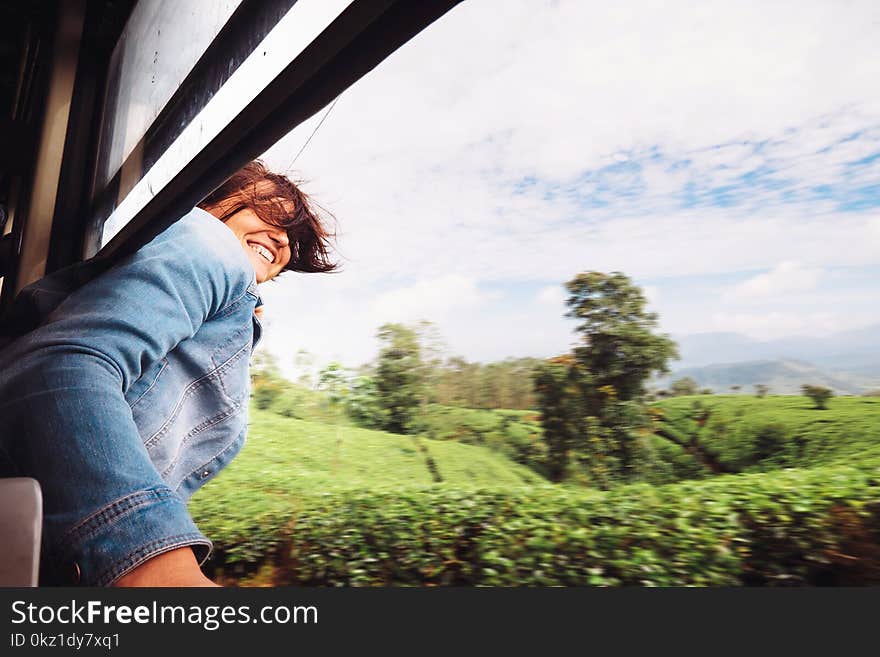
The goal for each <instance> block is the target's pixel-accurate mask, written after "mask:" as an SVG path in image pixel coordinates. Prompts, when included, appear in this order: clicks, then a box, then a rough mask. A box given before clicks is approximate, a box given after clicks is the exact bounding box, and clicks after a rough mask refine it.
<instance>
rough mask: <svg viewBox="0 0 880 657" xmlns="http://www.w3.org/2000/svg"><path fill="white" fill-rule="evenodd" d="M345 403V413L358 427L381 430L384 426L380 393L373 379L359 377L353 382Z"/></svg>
mask: <svg viewBox="0 0 880 657" xmlns="http://www.w3.org/2000/svg"><path fill="white" fill-rule="evenodd" d="M344 403H345V412H346V413H348V416H349V417H350V418H351V419H352V420H354V421H355V422H356V423H357V424H358V426H361V427H364V428H366V429H379V428H381V427H382V426H383V425H384V421H383V413H382V407H381V405H380V404H379V391H378V389H377V388H376V382H375V381H374V380H373V378H372V377H370V376H359V377H357V378H356V379H355V380H354V381H353V382H352V384H351V387H350V388H349V391H348V395H346V397H345V400H344Z"/></svg>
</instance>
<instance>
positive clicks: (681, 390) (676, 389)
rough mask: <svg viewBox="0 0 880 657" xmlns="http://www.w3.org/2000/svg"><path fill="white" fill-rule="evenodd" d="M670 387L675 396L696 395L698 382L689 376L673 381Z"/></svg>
mask: <svg viewBox="0 0 880 657" xmlns="http://www.w3.org/2000/svg"><path fill="white" fill-rule="evenodd" d="M669 387H670V390H671V391H672V396H673V397H684V396H685V395H696V394H697V391H698V387H697V382H696V381H694V380H693V379H692V378H691V377H689V376H686V377H683V378H681V379H677V380H675V381H673V382H672V384H671V385H670V386H669Z"/></svg>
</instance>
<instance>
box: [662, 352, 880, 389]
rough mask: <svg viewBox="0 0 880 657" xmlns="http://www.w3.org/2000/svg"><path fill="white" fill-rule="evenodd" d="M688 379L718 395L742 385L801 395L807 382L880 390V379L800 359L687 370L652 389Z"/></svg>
mask: <svg viewBox="0 0 880 657" xmlns="http://www.w3.org/2000/svg"><path fill="white" fill-rule="evenodd" d="M685 376H689V377H691V378H692V379H693V380H694V381H696V382H697V385H698V386H699V387H700V388H710V389H711V390H712V391H714V392H716V393H730V392H732V389H731V388H732V387H733V386H739V390H738V391H739V392H741V393H747V394H752V393H754V392H755V386H756V385H757V384H763V385H766V386H768V387H769V388H770V394H775V395H797V394H800V393H801V386H802V385H803V384H805V383H809V384H811V385H820V386H825V387H826V388H831V389H832V390H834V392H835V393H837V394H839V395H860V394H863V393H865V392H867V391H868V390H873V389H878V388H880V377H876V378H872V377H866V376H861V375H857V374H848V373H840V372H827V371H824V370H822V369H820V368H818V367H816V366H815V365H812V364H811V363H806V362H804V361H799V360H758V361H748V362H744V363H721V364H715V365H705V366H703V367H689V368H683V369H679V370H675V371H673V372H672V374H671V375H669V376H665V377H662V378H660V379H657V380H656V381H655V382H653V384H652V387H657V388H668V387H669V386H670V384H671V383H672V382H673V381H675V380H676V379H680V378H682V377H685Z"/></svg>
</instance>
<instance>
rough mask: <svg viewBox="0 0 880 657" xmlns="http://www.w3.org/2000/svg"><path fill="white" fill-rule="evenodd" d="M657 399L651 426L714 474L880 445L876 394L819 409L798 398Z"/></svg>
mask: <svg viewBox="0 0 880 657" xmlns="http://www.w3.org/2000/svg"><path fill="white" fill-rule="evenodd" d="M701 399H702V400H703V401H702V404H701V406H700V407H699V408H695V407H694V401H695V399H694V398H693V397H691V398H687V397H681V398H675V399H669V400H664V401H661V402H657V403H655V404H653V405H652V406H651V411H652V414H653V415H654V417H655V418H656V421H655V426H654V431H655V433H656V434H657V435H658V436H661V435H662V436H665V440H668V441H670V442H675V443H676V444H679V445H686V446H688V448H689V449H691V451H692V453H693V455H692V457H693V458H694V459H695V461H697V462H700V463H703V464H704V465H705V464H706V463H708V462H709V461H714V462H715V465H716V466H718V471H720V472H748V471H756V470H757V471H767V470H772V469H776V468H791V467H815V466H819V465H825V464H832V463H848V462H851V461H853V460H854V459H861V458H864V457H865V455H866V454H872V453H874V452H877V451H878V450H880V399H875V398H865V397H862V398H841V399H839V400H838V401H837V402H836V403H835V404H834V407H833V408H831V409H829V410H827V411H825V412H824V413H822V414H821V415H819V414H816V413H815V412H814V411H812V410H811V409H810V408H808V407H807V406H806V405H805V404H804V403H803V401H802V398H799V397H780V396H773V397H768V398H766V399H757V398H755V397H747V396H744V395H715V396H713V397H711V398H705V397H703V398H701Z"/></svg>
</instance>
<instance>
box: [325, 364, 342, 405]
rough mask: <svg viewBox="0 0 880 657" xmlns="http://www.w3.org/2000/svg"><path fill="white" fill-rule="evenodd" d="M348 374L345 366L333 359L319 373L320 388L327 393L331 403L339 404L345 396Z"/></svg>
mask: <svg viewBox="0 0 880 657" xmlns="http://www.w3.org/2000/svg"><path fill="white" fill-rule="evenodd" d="M347 387H348V376H347V374H346V371H345V367H343V366H342V364H341V363H339V362H338V361H335V360H334V361H331V362H330V363H328V364H327V365H326V366H325V367H324V369H322V370H321V371H320V373H319V374H318V390H321V391H323V392H325V393H327V399H328V400H329V401H330V403H331V404H334V405H335V404H337V403H339V402H340V401H342V399H343V398H344V397H345V393H346V389H347Z"/></svg>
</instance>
